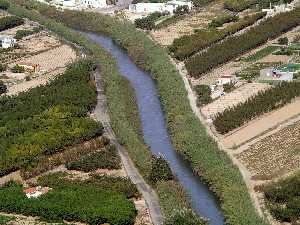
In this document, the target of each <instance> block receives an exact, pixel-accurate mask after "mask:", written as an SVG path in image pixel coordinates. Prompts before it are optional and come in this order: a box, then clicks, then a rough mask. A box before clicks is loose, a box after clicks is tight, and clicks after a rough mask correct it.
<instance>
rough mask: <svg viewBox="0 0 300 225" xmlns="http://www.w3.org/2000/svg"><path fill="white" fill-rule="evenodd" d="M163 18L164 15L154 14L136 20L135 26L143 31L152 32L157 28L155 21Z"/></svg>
mask: <svg viewBox="0 0 300 225" xmlns="http://www.w3.org/2000/svg"><path fill="white" fill-rule="evenodd" d="M161 16H162V14H161V13H160V12H154V13H151V14H150V15H149V16H146V17H144V18H140V19H136V20H135V21H134V24H135V26H136V27H138V28H141V29H143V30H152V29H153V28H154V27H155V21H156V20H157V19H159V18H160V17H161Z"/></svg>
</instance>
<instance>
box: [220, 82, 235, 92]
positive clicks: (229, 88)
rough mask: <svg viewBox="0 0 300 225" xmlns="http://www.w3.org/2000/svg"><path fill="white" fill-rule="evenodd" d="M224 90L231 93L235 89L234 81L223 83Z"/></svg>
mask: <svg viewBox="0 0 300 225" xmlns="http://www.w3.org/2000/svg"><path fill="white" fill-rule="evenodd" d="M223 88H224V92H225V93H229V92H231V91H233V90H234V89H235V86H234V83H229V84H224V85H223Z"/></svg>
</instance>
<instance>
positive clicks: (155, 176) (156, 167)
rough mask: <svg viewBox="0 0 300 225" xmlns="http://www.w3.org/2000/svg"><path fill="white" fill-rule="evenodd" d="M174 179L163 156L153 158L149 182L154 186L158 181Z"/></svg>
mask: <svg viewBox="0 0 300 225" xmlns="http://www.w3.org/2000/svg"><path fill="white" fill-rule="evenodd" d="M172 179H173V174H172V171H171V169H170V167H169V164H168V162H167V161H166V160H165V159H164V158H163V157H161V156H159V157H156V156H153V157H152V160H151V171H150V174H149V180H150V182H151V183H152V184H156V183H157V182H158V181H163V180H164V181H168V180H172Z"/></svg>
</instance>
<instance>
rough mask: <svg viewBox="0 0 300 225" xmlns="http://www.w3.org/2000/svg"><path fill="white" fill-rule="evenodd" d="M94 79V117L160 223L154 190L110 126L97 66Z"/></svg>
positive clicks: (151, 214)
mask: <svg viewBox="0 0 300 225" xmlns="http://www.w3.org/2000/svg"><path fill="white" fill-rule="evenodd" d="M95 81H96V88H97V93H98V96H97V105H96V108H95V111H94V113H93V114H94V116H95V118H96V119H97V120H98V121H100V122H101V123H102V124H103V126H104V130H105V135H106V136H107V137H108V138H109V139H110V141H111V143H112V144H114V145H115V146H116V147H117V150H118V152H119V154H120V156H121V160H122V163H123V166H124V168H125V171H126V173H127V174H128V176H129V178H130V179H131V181H132V182H133V183H134V184H135V185H136V186H137V188H138V190H139V191H140V193H141V194H142V196H143V198H144V199H145V201H146V204H147V206H148V208H149V211H150V216H151V219H152V222H153V224H154V225H162V224H163V215H162V212H161V209H160V206H159V201H158V197H157V195H156V193H155V191H154V190H153V189H152V188H151V187H150V186H149V185H148V184H147V183H146V182H145V180H144V179H143V177H142V176H141V175H140V173H139V172H138V170H137V169H136V167H135V166H134V164H133V162H132V161H131V159H130V157H129V156H128V153H127V151H126V149H125V148H124V147H122V146H121V145H120V144H119V143H118V141H117V139H116V136H115V134H114V131H113V130H112V128H111V126H110V119H109V116H108V113H107V101H106V96H105V94H104V90H103V85H102V84H103V80H102V77H101V73H100V67H99V66H98V68H97V69H96V72H95Z"/></svg>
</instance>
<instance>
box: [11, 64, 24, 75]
mask: <svg viewBox="0 0 300 225" xmlns="http://www.w3.org/2000/svg"><path fill="white" fill-rule="evenodd" d="M11 72H13V73H24V72H25V69H24V67H23V66H19V65H15V66H14V67H13V68H11Z"/></svg>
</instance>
